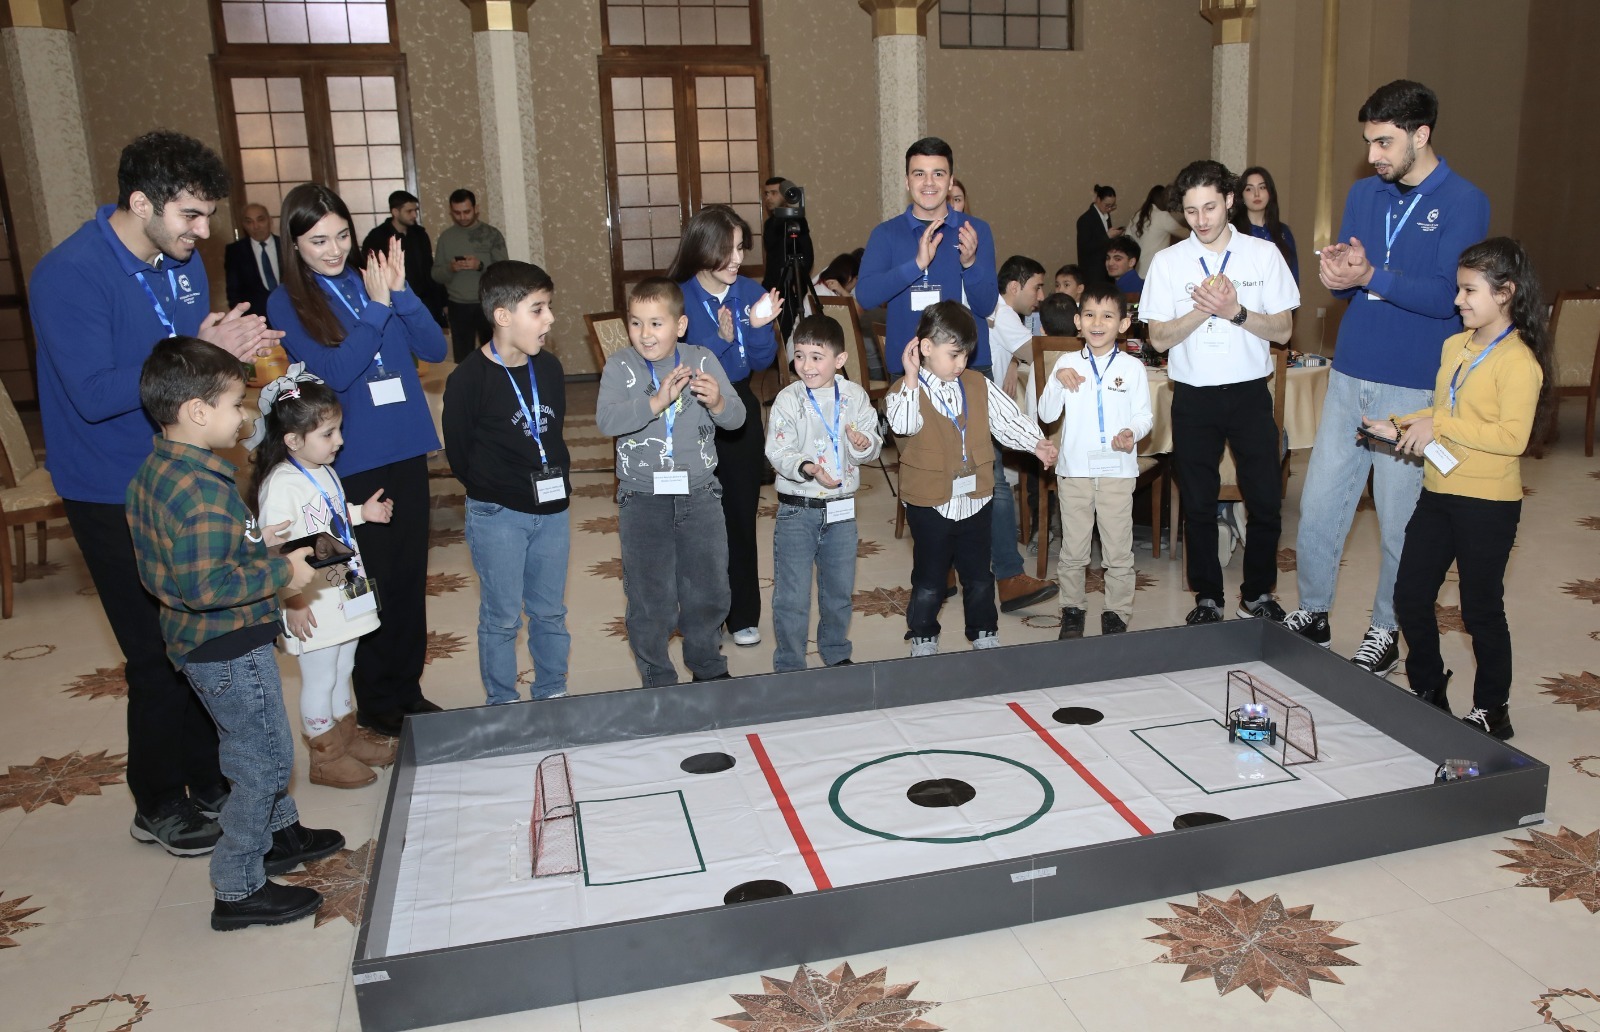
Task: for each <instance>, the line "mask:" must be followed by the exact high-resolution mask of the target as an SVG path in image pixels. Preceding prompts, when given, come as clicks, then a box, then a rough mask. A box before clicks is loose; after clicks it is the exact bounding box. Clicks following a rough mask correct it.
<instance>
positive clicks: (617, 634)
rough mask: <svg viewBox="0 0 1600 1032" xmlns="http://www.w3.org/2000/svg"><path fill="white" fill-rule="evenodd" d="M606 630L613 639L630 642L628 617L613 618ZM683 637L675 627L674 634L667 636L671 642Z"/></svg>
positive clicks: (607, 623) (607, 622)
mask: <svg viewBox="0 0 1600 1032" xmlns="http://www.w3.org/2000/svg"><path fill="white" fill-rule="evenodd" d="M605 628H606V634H608V635H610V636H611V637H613V638H621V639H622V640H623V641H627V640H628V618H627V617H626V616H613V617H612V618H611V619H609V620H607V621H606V623H605ZM681 637H683V632H682V631H680V630H678V629H677V628H676V627H674V628H673V629H672V633H671V634H669V635H667V640H668V641H671V640H672V639H673V638H681Z"/></svg>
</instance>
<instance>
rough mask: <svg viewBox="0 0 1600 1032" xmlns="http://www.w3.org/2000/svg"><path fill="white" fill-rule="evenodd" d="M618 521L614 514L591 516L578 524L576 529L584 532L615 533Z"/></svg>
mask: <svg viewBox="0 0 1600 1032" xmlns="http://www.w3.org/2000/svg"><path fill="white" fill-rule="evenodd" d="M618 522H619V520H618V517H616V516H593V517H591V518H589V519H586V520H584V521H583V522H582V523H580V524H578V529H579V530H581V531H583V532H584V533H585V534H615V533H616V532H617V530H618Z"/></svg>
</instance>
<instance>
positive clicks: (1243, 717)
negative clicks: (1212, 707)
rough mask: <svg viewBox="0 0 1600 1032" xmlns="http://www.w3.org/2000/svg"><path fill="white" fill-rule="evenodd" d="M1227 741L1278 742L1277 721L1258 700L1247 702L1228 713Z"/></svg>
mask: <svg viewBox="0 0 1600 1032" xmlns="http://www.w3.org/2000/svg"><path fill="white" fill-rule="evenodd" d="M1228 741H1230V742H1266V743H1267V744H1268V745H1269V746H1271V745H1276V744H1278V723H1277V721H1275V720H1273V719H1272V718H1271V717H1270V716H1269V715H1268V713H1267V707H1266V706H1265V705H1263V704H1262V703H1259V702H1247V703H1245V704H1244V705H1242V706H1240V707H1239V708H1238V709H1236V710H1234V711H1233V712H1232V713H1229V714H1228Z"/></svg>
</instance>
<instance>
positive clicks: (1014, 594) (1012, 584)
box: [995, 573, 1061, 613]
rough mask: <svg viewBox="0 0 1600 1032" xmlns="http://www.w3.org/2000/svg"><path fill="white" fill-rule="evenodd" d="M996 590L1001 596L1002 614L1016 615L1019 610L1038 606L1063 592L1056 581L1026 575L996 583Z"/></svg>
mask: <svg viewBox="0 0 1600 1032" xmlns="http://www.w3.org/2000/svg"><path fill="white" fill-rule="evenodd" d="M995 588H996V590H997V591H998V593H999V595H1000V612H1002V613H1014V612H1016V611H1017V610H1019V609H1026V608H1028V607H1029V606H1033V605H1038V604H1039V603H1040V602H1044V601H1046V600H1047V599H1052V598H1055V597H1056V592H1058V591H1060V590H1061V586H1060V585H1059V584H1057V583H1056V582H1055V581H1044V580H1040V579H1039V578H1037V577H1030V576H1028V575H1027V574H1025V573H1019V574H1017V575H1016V576H1015V577H1007V578H1006V579H1005V580H1001V581H996V582H995Z"/></svg>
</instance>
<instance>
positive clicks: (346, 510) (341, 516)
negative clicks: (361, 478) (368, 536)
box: [289, 455, 356, 548]
mask: <svg viewBox="0 0 1600 1032" xmlns="http://www.w3.org/2000/svg"><path fill="white" fill-rule="evenodd" d="M289 461H290V462H292V463H294V468H295V469H297V470H299V471H300V475H301V476H303V477H305V478H306V479H307V480H309V481H311V486H312V487H314V488H316V489H317V494H319V495H321V496H322V500H323V501H324V502H326V503H327V505H328V529H329V530H331V531H333V532H334V533H335V534H337V535H339V540H340V541H343V542H344V543H345V544H346V545H349V546H350V547H351V548H354V547H356V543H355V539H354V538H352V537H351V536H350V506H349V503H347V502H346V501H345V497H344V485H343V484H341V483H340V482H339V475H338V474H337V473H333V489H334V490H335V491H338V492H339V504H338V505H337V506H335V505H334V504H333V499H332V498H329V497H328V492H326V491H324V490H323V489H322V481H320V480H318V479H317V478H316V477H314V476H312V475H311V472H310V471H309V470H307V469H306V468H305V467H304V466H302V465H300V460H299V459H297V458H295V457H294V456H292V455H291V456H289ZM329 472H330V473H332V471H331V470H330V471H329Z"/></svg>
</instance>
